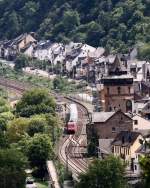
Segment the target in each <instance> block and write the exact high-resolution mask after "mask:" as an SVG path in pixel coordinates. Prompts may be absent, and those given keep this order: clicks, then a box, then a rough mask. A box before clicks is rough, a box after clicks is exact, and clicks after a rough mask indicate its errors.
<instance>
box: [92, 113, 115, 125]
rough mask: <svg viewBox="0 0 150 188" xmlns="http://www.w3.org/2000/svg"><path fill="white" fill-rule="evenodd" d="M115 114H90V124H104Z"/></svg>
mask: <svg viewBox="0 0 150 188" xmlns="http://www.w3.org/2000/svg"><path fill="white" fill-rule="evenodd" d="M115 113H116V112H94V113H93V114H92V122H93V123H98V122H100V123H101V122H106V121H107V120H108V119H109V118H110V117H112V116H113V115H114V114H115Z"/></svg>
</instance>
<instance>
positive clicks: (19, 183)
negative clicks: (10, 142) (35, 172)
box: [0, 149, 27, 188]
mask: <svg viewBox="0 0 150 188" xmlns="http://www.w3.org/2000/svg"><path fill="white" fill-rule="evenodd" d="M26 164H27V160H26V158H25V157H24V155H23V154H22V153H21V152H19V151H17V150H14V149H5V150H0V187H6V188H7V187H11V188H18V187H19V188H24V185H25V178H26V176H25V167H26Z"/></svg>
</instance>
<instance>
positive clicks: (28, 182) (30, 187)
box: [26, 177, 37, 188]
mask: <svg viewBox="0 0 150 188" xmlns="http://www.w3.org/2000/svg"><path fill="white" fill-rule="evenodd" d="M26 188H37V185H36V184H35V183H34V179H32V178H31V177H28V178H27V179H26Z"/></svg>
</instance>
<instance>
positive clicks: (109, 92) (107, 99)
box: [102, 55, 134, 112]
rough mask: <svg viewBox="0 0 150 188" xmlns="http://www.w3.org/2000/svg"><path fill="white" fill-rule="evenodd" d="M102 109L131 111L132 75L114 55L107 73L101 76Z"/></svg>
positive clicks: (132, 94) (132, 95) (132, 97)
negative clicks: (102, 87)
mask: <svg viewBox="0 0 150 188" xmlns="http://www.w3.org/2000/svg"><path fill="white" fill-rule="evenodd" d="M102 83H103V85H104V89H103V99H104V104H103V105H104V106H103V108H104V111H116V110H118V109H121V110H122V111H123V112H132V110H133V100H134V88H133V77H132V76H131V75H130V74H129V73H127V69H126V67H125V66H124V65H123V63H122V62H121V61H120V59H119V57H118V56H117V55H116V57H115V60H114V63H112V65H110V67H109V68H108V73H107V75H106V76H104V77H103V78H102Z"/></svg>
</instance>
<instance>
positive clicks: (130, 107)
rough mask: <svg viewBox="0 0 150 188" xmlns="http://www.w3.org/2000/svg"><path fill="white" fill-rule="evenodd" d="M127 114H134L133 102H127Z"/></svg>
mask: <svg viewBox="0 0 150 188" xmlns="http://www.w3.org/2000/svg"><path fill="white" fill-rule="evenodd" d="M126 112H132V101H130V100H127V101H126Z"/></svg>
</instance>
